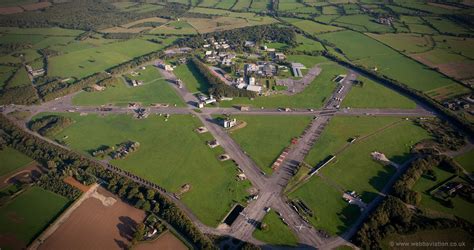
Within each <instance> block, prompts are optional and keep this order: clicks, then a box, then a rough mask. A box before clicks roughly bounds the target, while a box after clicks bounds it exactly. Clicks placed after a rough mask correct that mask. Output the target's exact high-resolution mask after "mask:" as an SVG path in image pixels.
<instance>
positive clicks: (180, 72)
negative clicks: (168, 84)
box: [174, 63, 210, 93]
mask: <svg viewBox="0 0 474 250" xmlns="http://www.w3.org/2000/svg"><path fill="white" fill-rule="evenodd" d="M174 74H175V75H176V76H177V77H178V78H179V79H181V80H182V81H183V83H184V84H185V85H186V88H187V89H188V90H189V91H190V92H192V93H195V92H202V93H207V90H208V89H209V87H210V85H209V83H208V82H207V81H206V79H204V77H203V76H202V75H201V74H200V73H199V71H197V69H196V67H195V66H194V64H192V63H187V64H182V65H179V66H178V67H176V69H175V70H174Z"/></svg>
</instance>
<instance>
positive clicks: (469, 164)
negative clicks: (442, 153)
mask: <svg viewBox="0 0 474 250" xmlns="http://www.w3.org/2000/svg"><path fill="white" fill-rule="evenodd" d="M454 159H455V160H456V161H457V162H458V163H459V164H461V166H462V167H463V168H464V169H465V170H466V171H468V172H470V173H472V172H474V150H471V151H469V152H467V153H465V154H463V155H460V156H457V157H455V158H454Z"/></svg>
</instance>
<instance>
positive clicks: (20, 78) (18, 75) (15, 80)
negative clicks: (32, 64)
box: [7, 67, 31, 88]
mask: <svg viewBox="0 0 474 250" xmlns="http://www.w3.org/2000/svg"><path fill="white" fill-rule="evenodd" d="M30 84H31V81H30V78H28V72H26V69H25V68H24V67H21V68H19V69H18V70H17V71H16V72H15V75H13V77H12V78H11V79H10V81H9V82H8V84H7V88H13V87H18V86H25V85H30Z"/></svg>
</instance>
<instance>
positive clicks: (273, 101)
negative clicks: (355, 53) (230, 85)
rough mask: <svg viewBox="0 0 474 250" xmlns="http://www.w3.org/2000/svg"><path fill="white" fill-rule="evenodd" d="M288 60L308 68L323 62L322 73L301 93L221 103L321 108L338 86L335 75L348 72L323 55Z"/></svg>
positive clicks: (222, 103)
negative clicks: (328, 60)
mask: <svg viewBox="0 0 474 250" xmlns="http://www.w3.org/2000/svg"><path fill="white" fill-rule="evenodd" d="M300 58H301V59H300ZM294 59H296V60H294ZM288 60H289V61H291V62H301V63H303V64H305V65H306V67H308V68H309V67H312V66H313V65H315V64H316V63H323V64H322V65H321V68H322V71H321V73H320V75H319V76H317V77H316V78H315V79H314V80H313V82H312V83H311V84H310V85H309V86H308V87H306V88H305V89H304V91H303V92H301V93H298V94H295V95H292V96H289V95H285V94H275V95H271V96H262V97H256V98H255V99H254V100H251V99H249V98H234V99H233V100H232V101H225V102H221V103H220V105H221V106H224V107H230V106H238V105H249V106H253V107H265V108H282V107H289V108H320V107H322V106H323V104H324V103H325V101H326V100H327V98H329V97H330V96H331V93H332V92H333V91H334V89H335V88H336V86H337V85H336V84H335V83H334V82H333V81H332V80H333V79H334V77H336V76H337V75H339V74H345V73H346V70H345V69H344V68H343V67H341V66H339V65H336V64H334V63H330V62H327V59H325V58H323V57H311V56H297V57H289V58H288Z"/></svg>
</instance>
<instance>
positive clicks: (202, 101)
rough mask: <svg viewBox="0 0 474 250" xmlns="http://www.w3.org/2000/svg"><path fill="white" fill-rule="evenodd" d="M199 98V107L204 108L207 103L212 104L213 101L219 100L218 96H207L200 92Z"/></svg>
mask: <svg viewBox="0 0 474 250" xmlns="http://www.w3.org/2000/svg"><path fill="white" fill-rule="evenodd" d="M198 99H199V103H198V107H199V108H204V106H205V105H207V104H212V103H216V102H217V100H216V98H214V97H213V96H212V95H210V96H205V95H203V94H200V95H198Z"/></svg>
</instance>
